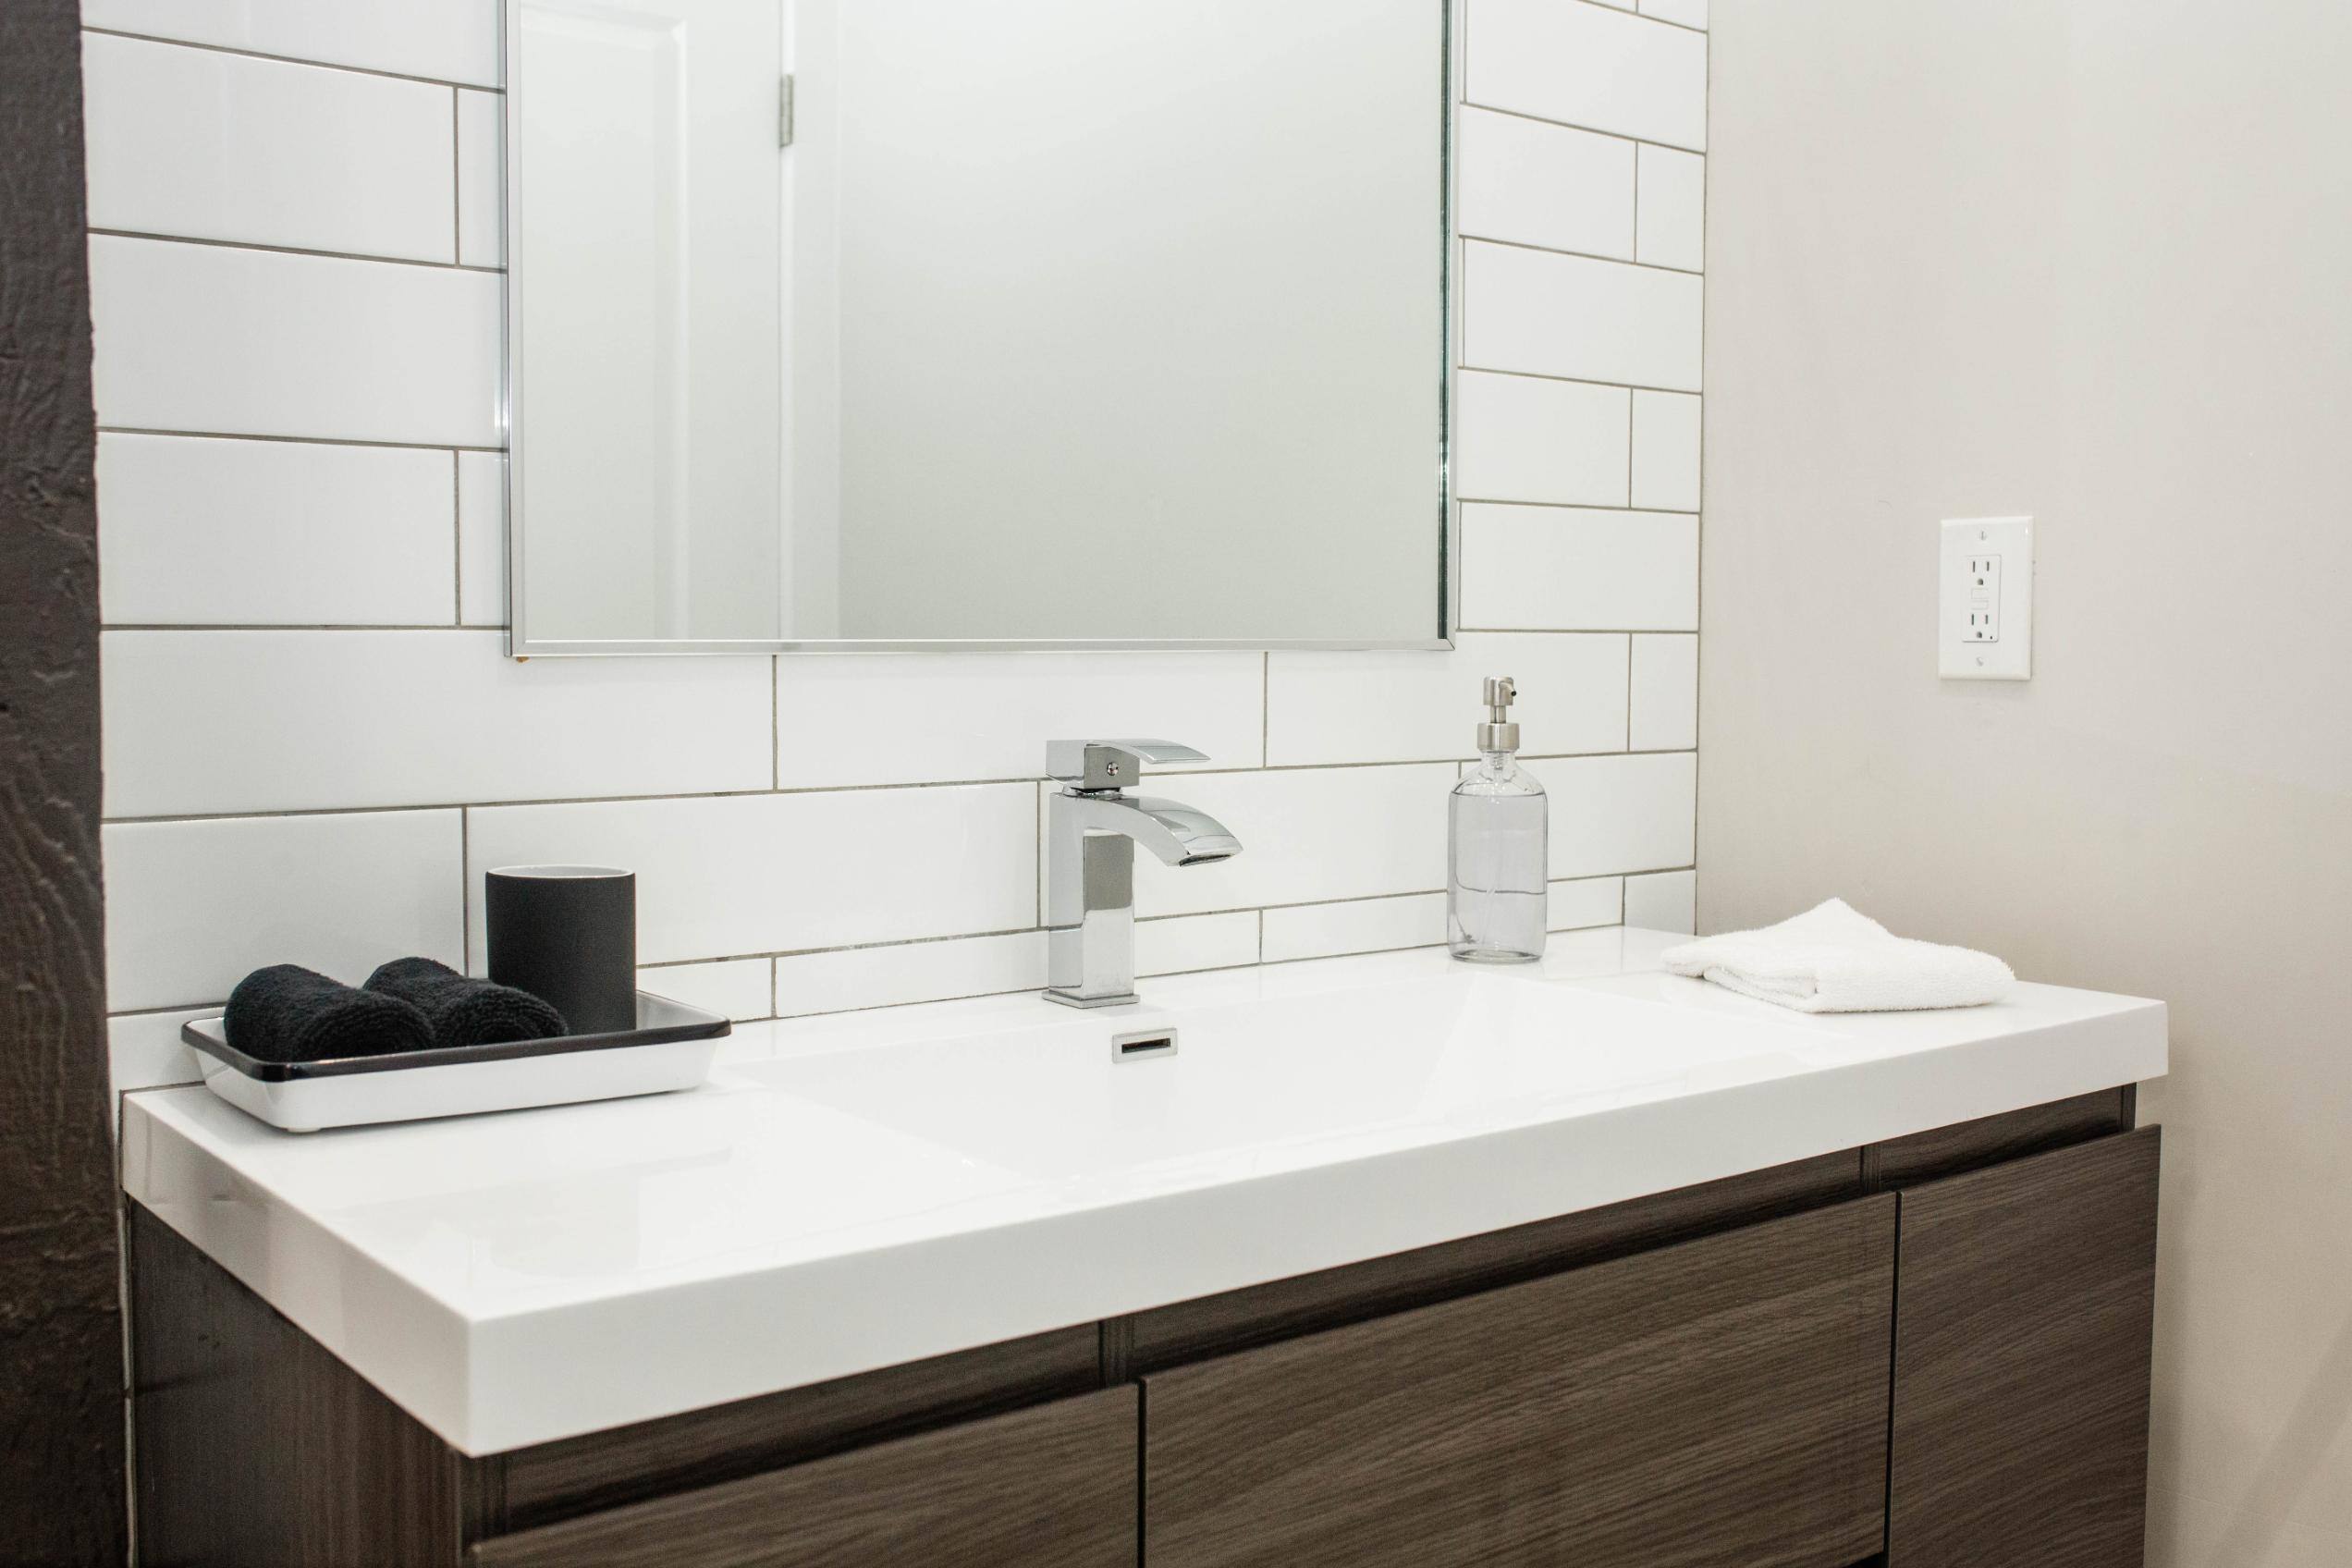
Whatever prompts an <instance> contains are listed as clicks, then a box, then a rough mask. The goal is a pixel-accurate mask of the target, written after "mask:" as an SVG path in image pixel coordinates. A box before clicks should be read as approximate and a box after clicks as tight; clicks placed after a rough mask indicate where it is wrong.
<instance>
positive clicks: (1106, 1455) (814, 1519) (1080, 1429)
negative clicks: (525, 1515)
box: [468, 1387, 1139, 1568]
mask: <svg viewBox="0 0 2352 1568" xmlns="http://www.w3.org/2000/svg"><path fill="white" fill-rule="evenodd" d="M1137 1402H1138V1395H1137V1393H1136V1390H1134V1389H1133V1387H1128V1388H1120V1389H1106V1390H1102V1391H1100V1392H1097V1393H1092V1394H1087V1395H1084V1396H1083V1397H1081V1398H1078V1399H1073V1400H1064V1401H1062V1402H1061V1403H1057V1404H1047V1405H1039V1406H1037V1407H1036V1408H1035V1409H1032V1410H1023V1411H1017V1412H1015V1413H1014V1414H1012V1415H998V1416H994V1417H991V1418H990V1419H988V1420H986V1421H976V1422H973V1423H970V1424H968V1425H965V1426H962V1427H949V1428H948V1429H946V1430H943V1431H937V1432H926V1433H925V1434H923V1435H922V1436H920V1437H913V1438H903V1439H900V1440H899V1441H897V1442H891V1443H884V1444H882V1445H880V1446H878V1447H876V1448H865V1449H859V1450H857V1451H856V1452H851V1453H841V1454H836V1455H834V1456H833V1457H832V1458H830V1459H820V1460H818V1461H816V1462H815V1464H803V1465H801V1466H799V1467H797V1468H795V1469H790V1470H779V1471H776V1472H773V1473H771V1474H769V1475H766V1476H751V1477H748V1478H746V1479H743V1480H740V1481H729V1482H728V1483H727V1484H725V1485H724V1486H717V1487H707V1488H704V1489H702V1490H700V1491H693V1492H685V1493H681V1494H680V1495H679V1496H676V1497H666V1498H660V1499H657V1500H655V1501H652V1502H642V1503H638V1504H636V1505H634V1506H633V1507H630V1508H620V1509H615V1510H613V1511H611V1512H610V1513H598V1514H592V1515H590V1516H588V1517H586V1518H582V1519H573V1520H569V1521H567V1522H565V1523H563V1524H560V1525H548V1526H546V1527H545V1528H544V1529H537V1530H527V1531H524V1532H521V1534H518V1535H511V1536H502V1537H498V1538H496V1539H495V1540H488V1541H483V1542H480V1543H478V1544H477V1545H475V1547H474V1548H473V1550H472V1554H471V1556H470V1557H469V1559H468V1561H469V1562H471V1563H472V1568H577V1565H579V1564H582V1563H595V1564H597V1565H598V1568H818V1565H819V1564H822V1565H824V1568H905V1565H908V1564H914V1563H920V1564H923V1565H924V1568H1007V1565H1010V1564H1015V1563H1017V1564H1020V1565H1021V1568H1134V1565H1135V1562H1136V1539H1135V1509H1136V1496H1135V1488H1136V1481H1137V1467H1136V1463H1135V1445H1136V1441H1137V1436H1138V1428H1139V1420H1138V1415H1139V1410H1138V1403H1137Z"/></svg>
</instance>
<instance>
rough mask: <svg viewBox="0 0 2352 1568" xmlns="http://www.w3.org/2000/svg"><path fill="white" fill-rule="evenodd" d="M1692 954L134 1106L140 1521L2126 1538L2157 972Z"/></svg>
mask: <svg viewBox="0 0 2352 1568" xmlns="http://www.w3.org/2000/svg"><path fill="white" fill-rule="evenodd" d="M1669 940H1671V938H1666V937H1660V936H1657V935H1655V934H1651V933H1643V932H1620V931H1616V930H1608V931H1599V932H1589V933H1580V934H1574V935H1571V936H1568V937H1562V938H1560V939H1559V940H1558V941H1557V943H1556V945H1555V949H1554V951H1553V952H1552V954H1551V955H1550V957H1549V958H1548V959H1547V961H1546V962H1545V963H1544V964H1543V965H1542V966H1541V967H1540V968H1535V969H1528V970H1524V971H1507V972H1483V973H1477V974H1471V973H1466V972H1465V971H1464V969H1462V968H1461V967H1459V966H1450V965H1449V964H1448V963H1447V962H1446V961H1445V960H1444V959H1443V958H1442V957H1441V956H1439V955H1438V954H1435V953H1432V952H1427V951H1423V952H1415V953H1405V954H1397V955H1388V956H1383V957H1377V958H1367V959H1352V960H1336V961H1329V962H1317V963H1305V964H1294V965H1285V966H1276V967H1270V968H1266V969H1257V970H1241V971H1229V972H1224V973H1221V974H1206V975H1198V976H1191V977H1182V978H1176V979H1170V980H1163V981H1160V982H1158V983H1156V985H1155V986H1154V988H1153V992H1152V995H1151V996H1150V998H1148V999H1147V1001H1146V1002H1145V1004H1144V1005H1142V1006H1139V1007H1134V1008H1122V1009H1117V1010H1112V1011H1108V1012H1105V1013H1100V1014H1072V1013H1071V1012H1069V1011H1065V1010H1062V1009H1057V1008H1053V1007H1050V1006H1047V1004H1046V1003H1044V1002H1043V1001H1042V1000H1040V999H1039V998H1036V997H1035V996H1034V995H1032V996H1021V997H1007V998H988V999H983V1000H979V1001H972V1002H960V1003H946V1004H938V1005H936V1006H928V1007H917V1008H904V1009H897V1010H890V1011H884V1012H878V1013H871V1014H862V1015H843V1016H839V1017H834V1018H827V1019H818V1020H810V1021H804V1022H801V1023H787V1024H777V1025H766V1026H757V1025H755V1026H752V1027H750V1028H747V1029H745V1030H744V1031H742V1033H741V1035H740V1036H739V1037H738V1038H737V1039H736V1040H734V1041H732V1042H730V1044H729V1047H728V1052H727V1054H725V1055H724V1056H723V1057H722V1059H721V1065H720V1068H719V1070H718V1072H717V1073H716V1074H715V1076H714V1078H713V1080H712V1082H711V1083H710V1084H708V1085H706V1086H705V1087H704V1088H703V1089H701V1090H697V1091H694V1092H692V1093H689V1094H684V1095H675V1096H660V1097H657V1098H653V1099H645V1100H636V1101H624V1102H613V1103H608V1104H605V1105H594V1106H578V1107H569V1108H563V1109H551V1110H546V1111H539V1112H530V1113H520V1114H513V1115H506V1116H496V1117H480V1118H468V1119H458V1120H451V1121H440V1122H429V1123H416V1124H410V1125H405V1126H397V1127H385V1128H377V1129H370V1130H365V1131H356V1132H348V1133H321V1134H316V1135H312V1136H310V1137H296V1136H289V1135H287V1134H282V1133H276V1132H273V1131H272V1130H270V1129H268V1128H265V1127H263V1126H261V1125H260V1124H259V1123H256V1122H252V1121H249V1120H247V1119H245V1118H244V1117H242V1116H241V1114H240V1113H239V1112H238V1111H236V1110H234V1109H231V1108H229V1107H227V1106H226V1105H224V1104H221V1103H220V1102H218V1101H216V1100H214V1099H213V1098H212V1097H211V1096H209V1095H207V1094H206V1093H205V1092H204V1091H202V1090H201V1089H193V1088H180V1089H169V1090H161V1091H154V1092H150V1093H145V1094H141V1095H137V1096H132V1097H131V1098H130V1099H129V1101H128V1102H127V1107H126V1111H125V1116H124V1122H123V1144H124V1161H125V1170H124V1178H125V1184H126V1188H127V1193H128V1196H129V1200H130V1210H129V1214H130V1219H129V1227H130V1241H131V1299H132V1316H133V1322H132V1349H133V1363H134V1381H135V1394H134V1404H135V1411H134V1416H135V1429H136V1446H137V1453H138V1493H139V1531H140V1538H141V1550H142V1557H143V1559H144V1561H147V1562H158V1563H160V1562H173V1563H179V1562H191V1563H194V1562H222V1563H236V1564H239V1565H245V1568H252V1565H259V1564H266V1563H277V1562H288V1563H293V1562H304V1563H326V1562H381V1563H394V1562H398V1563H409V1562H414V1563H447V1564H457V1563H471V1564H474V1565H476V1568H538V1565H542V1564H545V1565H556V1564H582V1563H607V1564H641V1563H642V1564H654V1563H661V1564H666V1565H671V1568H716V1565H720V1564H726V1565H741V1564H774V1565H790V1568H798V1565H802V1564H815V1563H825V1564H830V1565H839V1568H865V1565H874V1568H881V1565H886V1564H913V1563H922V1564H974V1565H981V1564H989V1565H994V1564H1024V1565H1028V1564H1034V1565H1055V1568H1060V1565H1068V1568H1097V1565H1099V1568H1110V1565H1113V1564H1123V1565H1132V1564H1136V1563H1139V1562H1141V1563H1146V1564H1150V1565H1152V1568H1171V1565H1173V1568H1243V1565H1259V1564H1264V1565H1268V1568H1272V1565H1276V1564H1280V1565H1283V1568H1302V1565H1311V1564H1330V1565H1334V1568H1337V1565H1341V1564H1344V1565H1347V1568H1385V1565H1389V1564H1395V1565H1398V1568H1431V1565H1437V1564H1455V1563H1459V1564H1465V1565H1466V1564H1474V1563H1475V1564H1481V1565H1499V1564H1520V1563H1560V1564H1574V1565H1576V1568H1616V1565H1626V1568H1634V1565H1658V1564H1740V1565H1745V1568H1768V1565H1787V1568H1850V1565H1853V1564H1859V1563H1883V1564H1886V1565H1888V1568H1945V1565H1951V1568H1959V1565H1963V1564H1966V1565H1971V1568H1998V1565H2002V1564H2013V1563H2014V1564H2026V1563H2031V1564H2034V1565H2036V1568H2106V1565H2110V1564H2112V1565H2114V1568H2124V1565H2125V1564H2137V1563H2138V1562H2139V1560H2140V1550H2141V1514H2142V1506H2143V1491H2144V1486H2145V1471H2146V1464H2147V1425H2148V1394H2149V1354H2150V1317H2151V1309H2152V1277H2153V1268H2154V1262H2155V1236H2156V1181H2157V1167H2158V1148H2159V1138H2160V1131H2159V1130H2158V1129H2156V1128H2152V1127H2151V1128H2145V1129H2141V1128H2138V1127H2137V1126H2136V1115H2135V1086H2136V1085H2137V1084H2138V1083H2139V1082H2141V1081H2143V1080H2146V1079H2149V1078H2151V1077H2155V1076H2158V1075H2161V1074H2162V1072H2163V1071H2164V1068H2165V1024H2164V1012H2163V1009H2162V1005H2161V1004H2159V1003H2155V1002H2150V1001H2142V1000H2138V999H2135V998H2123V997H2113V996H2104V995H2099V994H2094V993H2089V992H2081V991H2070V990H2063V989H2058V988H2054V987H2049V986H2020V987H2019V988H2018V990H2017V992H2016V994H2015V997H2013V998H2011V999H2010V1000H2008V1001H2006V1002H2003V1003H2002V1004H2000V1005H1998V1006H1995V1007H1990V1008H1980V1009H1971V1010H1965V1011H1954V1012H1948V1013H1917V1014H1905V1015H1881V1016H1873V1017H1848V1018H1823V1019H1815V1018H1806V1017H1802V1016H1799V1015H1795V1014H1790V1013H1785V1012H1782V1011H1778V1010H1775V1009H1771V1008H1769V1007H1766V1006H1764V1005H1762V1004H1760V1003H1755V1002H1751V1001H1748V1000H1746V999H1744V998H1738V997H1734V996H1732V995H1730V994H1728V993H1726V992H1722V991H1721V990H1718V989H1716V988H1714V987H1710V986H1705V985H1703V984H1700V983H1698V982H1695V981H1686V980H1680V979H1676V978H1673V977H1671V976H1667V975H1664V974H1659V973H1657V972H1656V969H1655V956H1656V953H1657V952H1658V950H1659V949H1660V948H1661V947H1662V946H1664V945H1665V944H1666V942H1667V941H1669ZM1138 1034H1145V1035H1154V1038H1153V1039H1152V1040H1151V1041H1148V1042H1146V1043H1147V1044H1151V1045H1155V1046H1156V1045H1157V1043H1158V1038H1159V1037H1162V1036H1172V1040H1173V1044H1172V1047H1166V1048H1157V1049H1150V1050H1145V1051H1143V1052H1141V1053H1136V1052H1133V1051H1132V1050H1130V1051H1127V1052H1125V1053H1121V1052H1120V1051H1115V1050H1114V1047H1113V1046H1112V1043H1111V1042H1112V1040H1113V1038H1114V1036H1118V1037H1122V1038H1125V1037H1130V1036H1133V1035H1138Z"/></svg>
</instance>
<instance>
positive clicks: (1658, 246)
mask: <svg viewBox="0 0 2352 1568" xmlns="http://www.w3.org/2000/svg"><path fill="white" fill-rule="evenodd" d="M1640 168H1641V213H1640V223H1639V225H1638V226H1637V228H1636V232H1635V240H1634V252H1635V259H1636V260H1638V261H1643V262H1647V263H1649V264H1650V265H1652V266H1660V267H1687V268H1689V269H1690V270H1691V271H1693V272H1697V270H1698V269H1699V267H1700V266H1701V265H1702V264H1704V263H1705V261H1706V259H1707V245H1706V238H1707V160H1706V159H1705V158H1702V157H1700V156H1699V155H1698V154H1697V153H1677V152H1675V151H1674V150H1673V149H1672V148H1671V147H1644V148H1642V149H1641V160H1640Z"/></svg>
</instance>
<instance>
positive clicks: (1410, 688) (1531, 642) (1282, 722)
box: [1266, 632, 1626, 766]
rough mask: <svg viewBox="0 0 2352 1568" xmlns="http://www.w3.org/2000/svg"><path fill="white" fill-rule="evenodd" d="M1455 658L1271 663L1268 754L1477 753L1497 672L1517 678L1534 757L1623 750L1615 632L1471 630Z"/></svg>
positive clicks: (1326, 657)
mask: <svg viewBox="0 0 2352 1568" xmlns="http://www.w3.org/2000/svg"><path fill="white" fill-rule="evenodd" d="M1455 648H1456V653H1455V656H1453V657H1452V658H1431V657H1429V656H1428V655H1426V654H1413V653H1282V654H1276V655H1272V656H1271V658H1269V659H1268V668H1267V681H1266V701H1267V708H1266V711H1267V719H1268V722H1267V735H1268V741H1269V748H1268V757H1267V759H1266V760H1267V761H1268V762H1269V763H1271V764H1273V765H1275V766H1302V765H1315V764H1328V763H1341V762H1427V761H1435V760H1439V759H1443V758H1463V757H1469V756H1474V755H1476V752H1477V746H1476V729H1477V725H1478V723H1479V721H1480V720H1481V719H1483V718H1485V717H1486V709H1485V708H1484V707H1483V706H1482V705H1481V698H1480V694H1479V693H1480V688H1481V686H1482V684H1483V682H1484V679H1485V677H1487V676H1489V675H1508V676H1510V677H1512V678H1513V680H1515V681H1517V683H1518V687H1519V694H1520V704H1519V706H1518V707H1517V708H1516V709H1515V710H1514V711H1515V712H1517V713H1518V714H1519V715H1520V719H1519V732H1520V733H1519V743H1520V749H1521V750H1522V751H1523V752H1524V753H1525V754H1526V755H1528V756H1549V755H1565V754H1567V753H1574V752H1616V751H1623V750H1624V748H1625V703H1626V695H1625V693H1626V679H1625V676H1626V670H1625V660H1626V648H1625V639H1624V638H1623V637H1618V636H1591V637H1554V636H1540V635H1538V636H1525V635H1508V634H1492V633H1483V632H1464V633H1463V634H1462V636H1461V637H1460V638H1459V639H1458V640H1457V641H1456V643H1455Z"/></svg>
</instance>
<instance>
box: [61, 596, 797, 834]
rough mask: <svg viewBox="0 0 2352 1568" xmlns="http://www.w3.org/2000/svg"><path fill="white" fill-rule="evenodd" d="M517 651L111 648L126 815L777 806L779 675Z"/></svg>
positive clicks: (112, 731)
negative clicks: (671, 803)
mask: <svg viewBox="0 0 2352 1568" xmlns="http://www.w3.org/2000/svg"><path fill="white" fill-rule="evenodd" d="M504 648H505V640H504V639H503V638H502V637H501V636H500V635H499V634H498V633H497V632H496V631H455V630H451V631H110V632H107V633H106V634H105V643H104V657H105V671H106V679H105V685H104V693H103V695H104V703H103V707H104V717H105V744H106V811H107V815H110V816H165V815H200V814H214V813H231V812H260V811H316V810H340V809H347V808H351V807H366V806H401V805H438V804H455V803H459V802H466V803H471V802H482V801H499V800H547V799H562V798H567V797H573V796H583V795H655V794H678V793H684V792H689V791H704V790H762V789H766V787H767V785H768V775H769V766H768V736H767V706H768V694H769V685H768V680H769V676H768V661H767V660H766V659H763V658H748V657H717V658H693V659H665V658H640V659H629V660H584V659H534V660H532V661H531V662H529V663H528V664H524V663H519V662H517V661H515V660H513V659H509V658H508V657H506V655H505V651H504ZM337 714H342V715H349V716H351V717H350V718H349V721H348V722H346V723H343V724H340V725H338V726H337V731H336V733H335V735H334V737H333V739H332V740H331V741H330V740H328V739H326V738H325V737H324V736H322V734H321V732H320V726H321V720H322V717H323V716H328V715H337Z"/></svg>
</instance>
